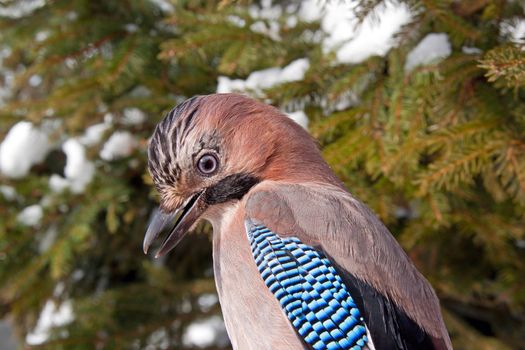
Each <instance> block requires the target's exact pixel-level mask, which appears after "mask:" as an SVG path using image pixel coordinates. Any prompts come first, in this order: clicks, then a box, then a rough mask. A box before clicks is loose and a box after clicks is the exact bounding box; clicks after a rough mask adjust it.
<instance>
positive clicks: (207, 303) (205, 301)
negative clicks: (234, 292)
mask: <svg viewBox="0 0 525 350" xmlns="http://www.w3.org/2000/svg"><path fill="white" fill-rule="evenodd" d="M218 302H219V298H218V297H217V294H213V293H207V294H202V295H201V296H199V298H198V299H197V303H198V304H199V308H200V309H201V311H204V312H206V311H209V310H210V309H211V308H212V307H213V306H214V305H215V304H217V303H218Z"/></svg>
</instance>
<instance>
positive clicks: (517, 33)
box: [500, 19, 525, 44]
mask: <svg viewBox="0 0 525 350" xmlns="http://www.w3.org/2000/svg"><path fill="white" fill-rule="evenodd" d="M500 28H501V33H502V34H503V35H506V36H508V37H509V38H510V41H511V42H513V43H515V44H525V19H520V20H514V21H512V22H504V23H502V24H501V27H500Z"/></svg>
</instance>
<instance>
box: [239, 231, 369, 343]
mask: <svg viewBox="0 0 525 350" xmlns="http://www.w3.org/2000/svg"><path fill="white" fill-rule="evenodd" d="M246 228H247V231H248V232H247V233H248V238H249V241H250V244H251V248H252V253H253V256H254V258H255V262H256V264H257V268H258V270H259V272H260V274H261V276H262V278H263V280H264V282H265V284H266V286H267V287H268V288H269V289H270V291H271V292H272V293H273V294H274V295H275V297H276V298H277V300H278V301H279V303H280V305H281V307H282V308H283V310H284V312H285V314H286V316H287V317H288V319H289V320H290V322H291V323H292V324H293V326H294V328H295V329H296V331H297V333H298V334H299V335H300V336H301V337H302V338H303V340H304V341H305V342H306V343H307V344H309V345H310V346H311V347H312V348H313V349H315V350H325V349H326V350H336V349H344V350H348V349H351V350H359V349H364V348H365V346H366V344H367V342H368V338H367V335H366V328H365V324H364V322H363V318H362V317H361V313H360V311H359V309H358V308H357V306H356V304H355V302H354V300H353V299H352V296H351V295H350V293H349V292H348V290H347V288H346V286H345V285H344V283H343V281H342V280H341V277H340V276H339V274H338V273H337V271H336V270H335V269H334V267H333V266H332V264H331V263H330V261H329V260H328V259H327V258H326V257H325V256H324V254H323V253H322V252H319V251H317V250H315V249H314V248H312V247H310V246H308V245H306V244H304V243H302V242H301V241H300V240H299V239H297V238H295V237H288V238H281V237H279V236H278V235H277V234H275V233H273V232H271V231H270V230H268V229H267V228H266V227H264V226H262V225H253V224H251V223H250V222H247V225H246Z"/></svg>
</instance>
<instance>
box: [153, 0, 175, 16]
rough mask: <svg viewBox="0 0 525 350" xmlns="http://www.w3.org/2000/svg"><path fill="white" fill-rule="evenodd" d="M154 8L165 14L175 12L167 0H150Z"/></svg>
mask: <svg viewBox="0 0 525 350" xmlns="http://www.w3.org/2000/svg"><path fill="white" fill-rule="evenodd" d="M150 1H151V2H152V3H153V4H155V6H157V7H158V8H159V9H161V11H163V12H166V13H173V12H175V7H174V6H173V4H172V3H171V2H170V1H169V0H150Z"/></svg>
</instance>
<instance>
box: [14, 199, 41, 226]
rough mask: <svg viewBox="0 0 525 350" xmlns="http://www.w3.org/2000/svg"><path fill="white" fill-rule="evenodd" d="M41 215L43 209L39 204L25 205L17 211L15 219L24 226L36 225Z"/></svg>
mask: <svg viewBox="0 0 525 350" xmlns="http://www.w3.org/2000/svg"><path fill="white" fill-rule="evenodd" d="M43 216H44V210H43V209H42V207H41V206H40V205H39V204H33V205H30V206H28V207H25V208H24V209H23V210H22V211H21V212H20V213H18V215H17V217H16V220H17V221H18V222H19V223H21V224H22V225H25V226H37V225H38V224H40V221H41V220H42V217H43Z"/></svg>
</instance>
